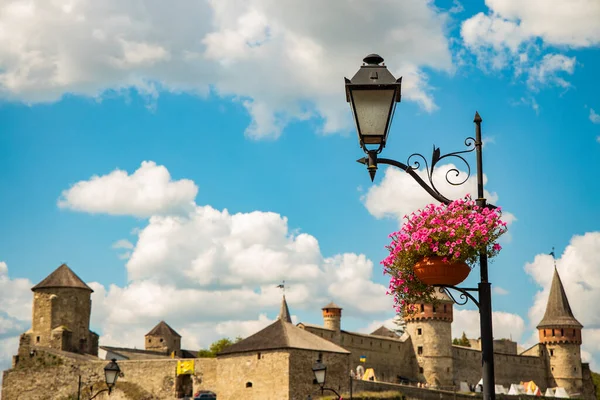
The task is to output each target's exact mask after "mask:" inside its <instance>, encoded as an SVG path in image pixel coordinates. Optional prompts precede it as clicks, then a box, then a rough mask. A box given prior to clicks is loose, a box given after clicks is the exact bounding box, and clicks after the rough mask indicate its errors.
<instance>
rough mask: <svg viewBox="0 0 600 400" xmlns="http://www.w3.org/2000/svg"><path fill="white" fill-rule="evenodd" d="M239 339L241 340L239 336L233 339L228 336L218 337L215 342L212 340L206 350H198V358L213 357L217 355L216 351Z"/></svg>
mask: <svg viewBox="0 0 600 400" xmlns="http://www.w3.org/2000/svg"><path fill="white" fill-rule="evenodd" d="M240 340H242V338H241V337H240V336H238V337H236V338H235V339H234V340H231V339H229V338H223V339H219V340H217V341H216V342H213V343H212V344H211V345H210V347H209V348H208V350H206V349H201V350H200V351H198V358H214V357H216V356H217V353H219V352H221V351H223V350H224V349H226V348H227V347H229V346H231V345H232V344H234V343H237V342H239V341H240Z"/></svg>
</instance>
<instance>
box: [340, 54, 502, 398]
mask: <svg viewBox="0 0 600 400" xmlns="http://www.w3.org/2000/svg"><path fill="white" fill-rule="evenodd" d="M363 61H364V63H365V64H363V66H362V67H361V68H360V69H359V70H358V72H357V73H356V75H354V77H353V78H352V80H349V79H347V78H344V79H345V82H346V101H347V102H349V103H350V108H351V109H352V114H353V116H354V121H355V123H356V129H357V133H358V138H359V141H360V146H361V147H362V149H363V151H364V152H365V153H366V154H367V157H364V158H361V159H359V160H357V161H358V162H359V163H361V164H365V165H366V166H367V170H368V171H369V175H370V177H371V181H373V179H375V173H376V172H377V164H387V165H392V166H394V167H397V168H400V169H402V170H403V171H404V172H406V173H407V174H409V175H410V176H411V177H412V178H413V179H414V180H415V181H416V182H417V183H418V184H419V185H420V186H421V187H422V188H423V189H424V190H425V191H427V193H429V194H430V195H431V196H432V197H433V198H434V199H436V200H438V201H440V202H441V203H444V204H448V203H450V202H451V200H450V199H448V198H447V197H446V196H444V195H443V194H442V193H440V192H439V190H438V189H437V188H436V186H435V183H434V181H433V172H434V170H435V167H436V165H437V164H438V163H439V162H440V161H441V160H443V159H445V158H452V157H454V158H456V159H458V160H459V161H461V162H463V163H464V164H465V165H466V167H467V176H466V178H465V179H464V180H461V181H459V182H453V181H452V180H451V179H450V173H451V172H453V173H455V177H458V176H459V172H458V170H457V169H456V168H454V169H452V170H450V171H448V173H447V174H446V181H447V182H448V183H450V184H452V185H454V186H457V185H462V184H464V183H466V182H467V180H468V178H469V176H470V173H471V167H470V166H469V163H468V162H467V161H466V160H465V158H464V157H463V154H465V153H470V152H472V151H475V154H476V161H477V164H476V165H477V200H476V204H477V205H478V206H479V207H487V208H496V207H495V206H494V205H491V204H487V201H486V199H485V197H484V193H483V162H482V151H481V148H482V140H481V122H482V119H481V117H480V116H479V113H477V112H476V113H475V118H474V120H473V122H474V123H475V138H473V137H468V138H467V139H466V140H465V145H466V146H467V148H468V149H467V150H463V151H456V152H453V153H448V154H444V155H441V154H440V149H439V148H437V147H435V146H433V154H432V156H431V161H430V162H428V161H427V159H426V158H425V157H424V156H423V155H421V154H418V153H414V154H412V155H410V156H409V157H408V160H407V162H406V164H404V163H401V162H399V161H396V160H391V159H388V158H378V154H379V153H381V151H382V150H383V148H384V147H385V144H386V142H387V135H388V132H389V129H390V125H391V122H392V117H393V115H394V109H395V103H396V102H399V101H400V84H401V82H402V78H399V79H397V80H396V79H395V78H394V76H393V75H392V74H391V73H390V72H389V71H388V70H387V67H385V64H383V58H382V57H381V56H379V55H377V54H370V55H368V56H367V57H365V58H364V60H363ZM384 110H387V111H386V112H384ZM367 145H377V146H378V147H376V148H374V147H371V148H369V147H368V146H367ZM421 162H423V163H424V165H425V170H426V173H427V180H428V181H429V183H428V182H426V181H425V180H424V179H423V178H421V176H420V175H419V174H418V173H417V172H418V170H419V168H420V167H421ZM479 266H480V276H481V280H480V282H479V284H478V285H477V288H460V287H456V286H444V285H435V286H437V287H439V290H440V292H441V291H444V292H446V293H447V294H448V295H449V296H450V297H451V298H452V300H454V302H455V303H457V304H459V305H464V304H466V303H467V301H468V300H469V299H470V300H471V301H473V303H474V304H475V305H477V307H478V308H479V325H480V330H481V358H482V379H483V398H484V400H494V399H495V389H494V388H495V386H494V348H493V337H492V295H491V284H490V283H489V281H488V260H487V254H485V253H480V254H479ZM449 289H453V290H456V291H458V292H460V293H461V295H460V299H462V300H461V302H458V301H457V300H456V299H455V298H454V296H453V295H452V294H451V292H450V291H449ZM470 292H476V293H477V294H478V299H476V298H475V297H474V296H473V295H472V294H471V293H470Z"/></svg>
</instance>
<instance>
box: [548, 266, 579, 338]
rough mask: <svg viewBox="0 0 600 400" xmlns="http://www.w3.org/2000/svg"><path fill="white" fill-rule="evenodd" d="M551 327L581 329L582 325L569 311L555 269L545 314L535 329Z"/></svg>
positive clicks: (563, 289)
mask: <svg viewBox="0 0 600 400" xmlns="http://www.w3.org/2000/svg"><path fill="white" fill-rule="evenodd" d="M553 326H568V327H577V328H583V325H581V324H580V323H579V321H577V320H576V319H575V317H574V316H573V311H571V306H570V305H569V300H568V299H567V294H566V293H565V288H564V287H563V284H562V281H561V280H560V276H559V275H558V271H557V270H556V267H555V268H554V276H553V277H552V285H551V286H550V295H549V296H548V304H547V305H546V313H545V314H544V318H542V320H541V321H540V323H539V324H538V326H537V328H538V329H539V328H545V327H553Z"/></svg>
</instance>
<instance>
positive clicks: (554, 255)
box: [550, 246, 556, 268]
mask: <svg viewBox="0 0 600 400" xmlns="http://www.w3.org/2000/svg"><path fill="white" fill-rule="evenodd" d="M550 255H551V256H552V260H554V268H556V254H554V246H552V251H551V252H550Z"/></svg>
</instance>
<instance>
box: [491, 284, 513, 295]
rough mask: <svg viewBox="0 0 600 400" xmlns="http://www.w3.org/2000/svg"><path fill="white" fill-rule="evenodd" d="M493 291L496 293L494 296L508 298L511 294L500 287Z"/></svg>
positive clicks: (495, 287)
mask: <svg viewBox="0 0 600 400" xmlns="http://www.w3.org/2000/svg"><path fill="white" fill-rule="evenodd" d="M492 291H493V292H494V294H497V295H499V296H506V295H507V294H509V293H510V292H509V291H508V290H506V289H504V288H501V287H500V286H494V288H493V289H492Z"/></svg>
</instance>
